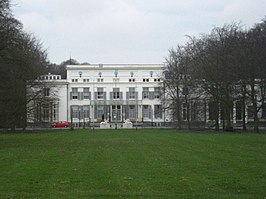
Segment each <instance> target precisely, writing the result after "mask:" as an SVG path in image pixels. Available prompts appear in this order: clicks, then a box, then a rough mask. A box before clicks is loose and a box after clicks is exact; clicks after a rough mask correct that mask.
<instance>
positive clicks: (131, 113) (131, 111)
mask: <svg viewBox="0 0 266 199" xmlns="http://www.w3.org/2000/svg"><path fill="white" fill-rule="evenodd" d="M128 117H129V118H136V106H135V105H129V109H128Z"/></svg>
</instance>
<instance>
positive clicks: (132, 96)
mask: <svg viewBox="0 0 266 199" xmlns="http://www.w3.org/2000/svg"><path fill="white" fill-rule="evenodd" d="M135 96H136V92H135V87H130V88H129V92H128V99H135V98H136V97H135Z"/></svg>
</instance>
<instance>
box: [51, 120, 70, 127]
mask: <svg viewBox="0 0 266 199" xmlns="http://www.w3.org/2000/svg"><path fill="white" fill-rule="evenodd" d="M51 126H52V127H53V128H56V127H69V126H70V124H69V123H68V122H65V121H60V122H55V123H53V124H52V125H51Z"/></svg>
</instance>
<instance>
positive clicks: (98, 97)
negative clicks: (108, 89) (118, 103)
mask: <svg viewBox="0 0 266 199" xmlns="http://www.w3.org/2000/svg"><path fill="white" fill-rule="evenodd" d="M97 99H104V94H103V88H97Z"/></svg>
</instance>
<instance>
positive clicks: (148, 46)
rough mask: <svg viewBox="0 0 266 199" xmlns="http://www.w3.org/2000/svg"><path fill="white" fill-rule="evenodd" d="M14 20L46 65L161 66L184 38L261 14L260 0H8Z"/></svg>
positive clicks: (258, 19)
mask: <svg viewBox="0 0 266 199" xmlns="http://www.w3.org/2000/svg"><path fill="white" fill-rule="evenodd" d="M13 4H15V6H14V7H13V10H14V14H15V17H16V18H18V19H19V20H20V21H21V22H22V23H23V25H24V28H25V30H26V31H27V32H31V33H34V34H35V36H37V38H39V39H40V40H41V41H42V42H43V45H44V48H47V50H48V55H49V59H50V61H51V62H54V63H60V62H61V61H64V60H66V59H68V58H69V56H70V53H71V56H72V57H73V58H75V59H77V60H78V61H79V62H89V63H162V62H164V57H166V56H167V54H168V50H169V49H170V48H171V47H174V46H176V45H177V44H183V43H184V42H185V41H186V37H185V35H190V36H197V35H199V34H200V33H209V32H210V30H211V29H212V27H213V26H222V25H224V24H225V23H232V22H241V23H242V24H243V25H246V26H247V28H248V27H251V26H253V25H254V24H255V23H259V22H261V20H262V19H263V18H264V17H265V16H266V12H265V11H266V1H265V0H201V1H200V0H163V1H162V0H13Z"/></svg>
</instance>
